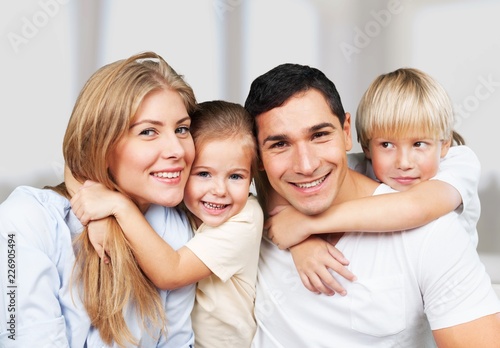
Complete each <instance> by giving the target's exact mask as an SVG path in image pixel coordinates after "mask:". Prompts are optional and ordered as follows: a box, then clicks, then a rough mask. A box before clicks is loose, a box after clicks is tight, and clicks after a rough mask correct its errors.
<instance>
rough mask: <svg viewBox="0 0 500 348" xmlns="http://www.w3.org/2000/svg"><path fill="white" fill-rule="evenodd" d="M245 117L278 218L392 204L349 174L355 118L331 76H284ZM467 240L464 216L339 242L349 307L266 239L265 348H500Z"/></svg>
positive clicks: (267, 84)
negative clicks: (343, 206) (287, 209)
mask: <svg viewBox="0 0 500 348" xmlns="http://www.w3.org/2000/svg"><path fill="white" fill-rule="evenodd" d="M245 107H246V109H247V110H248V111H249V112H250V114H251V115H252V116H253V117H254V118H255V127H256V129H255V131H256V137H257V141H258V145H259V150H260V151H259V152H260V156H261V161H262V165H263V168H264V170H265V173H266V174H267V179H268V184H270V186H271V187H269V188H268V191H267V192H265V193H266V194H267V195H268V197H267V202H266V204H267V207H266V210H267V211H270V210H271V209H273V207H275V206H277V205H280V204H291V205H292V206H293V207H295V208H296V209H297V210H299V211H301V212H302V213H304V214H307V215H316V214H319V213H321V212H323V211H325V210H326V209H327V208H328V207H330V206H331V205H332V204H335V203H341V202H343V201H346V200H352V199H356V198H360V197H365V196H370V195H374V194H381V193H388V192H391V189H390V188H389V187H388V186H386V185H383V184H382V185H381V184H379V183H377V182H375V181H373V180H371V179H369V178H367V177H365V176H363V175H361V174H359V173H356V172H354V171H352V170H350V169H349V168H348V166H347V154H346V152H347V151H349V150H350V149H351V146H352V140H351V117H350V115H349V114H348V113H345V112H344V110H343V107H342V103H341V100H340V97H339V95H338V92H337V90H336V88H335V85H334V84H333V83H332V82H331V81H330V80H329V79H328V78H327V77H326V76H325V75H324V74H323V73H322V72H320V71H319V70H317V69H314V68H310V67H308V66H302V65H296V64H283V65H280V66H278V67H276V68H274V69H272V70H270V71H269V72H267V73H266V74H264V75H262V76H260V77H258V78H257V79H256V80H255V81H254V82H253V83H252V85H251V88H250V92H249V95H248V97H247V100H246V102H245ZM257 187H258V189H259V187H261V186H260V183H258V185H257ZM260 192H264V191H262V190H260ZM462 229H463V227H462V226H461V224H460V222H459V221H458V218H457V214H456V213H455V212H453V213H450V214H448V215H446V216H444V217H442V218H440V219H438V220H436V221H434V222H432V223H430V224H428V225H426V226H424V227H421V228H418V229H414V230H411V231H405V232H397V233H380V234H377V233H371V234H364V233H349V234H347V233H346V234H344V235H343V236H337V237H336V238H335V239H332V240H331V242H332V243H333V244H336V247H337V248H338V249H340V251H342V253H343V254H344V255H345V256H346V258H347V259H349V260H350V267H349V268H350V269H351V271H352V272H353V273H354V274H356V276H357V278H358V279H357V280H356V281H354V282H348V281H346V280H345V279H338V281H339V282H340V283H341V284H342V285H343V287H344V288H345V289H346V290H347V295H346V296H333V297H330V296H318V295H316V294H314V293H312V292H309V291H308V290H307V289H306V288H305V287H304V286H302V283H301V280H300V278H299V276H298V274H297V272H296V270H295V266H294V262H293V259H292V256H291V253H290V252H289V251H287V250H280V249H279V248H278V247H277V246H275V245H274V244H272V242H271V241H269V240H267V239H263V242H262V246H261V256H260V262H259V274H258V284H257V298H256V304H255V313H256V318H257V323H258V329H257V334H256V336H255V338H254V342H253V346H254V347H264V348H269V347H287V348H289V347H361V346H363V347H364V346H371V347H390V346H398V347H432V346H435V345H436V343H437V344H438V345H439V346H447V347H448V346H449V347H498V346H499V344H500V343H499V342H500V314H499V312H500V302H499V301H498V298H497V297H496V295H495V293H494V291H493V289H492V288H491V282H490V279H489V277H488V275H487V274H486V273H485V270H484V267H483V266H482V264H481V263H480V261H479V258H478V255H477V252H476V250H475V248H474V247H473V246H472V245H471V244H470V243H469V237H468V236H467V234H466V233H464V231H462Z"/></svg>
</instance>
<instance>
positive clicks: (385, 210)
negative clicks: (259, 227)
mask: <svg viewBox="0 0 500 348" xmlns="http://www.w3.org/2000/svg"><path fill="white" fill-rule="evenodd" d="M461 202H462V199H461V196H460V193H459V192H458V191H457V190H456V189H455V188H454V187H453V186H452V185H450V184H448V183H445V182H443V181H440V180H428V181H424V182H421V183H419V184H417V185H415V186H414V187H412V188H411V189H409V190H408V191H404V192H394V193H390V194H380V195H375V196H369V197H364V198H360V199H356V200H351V201H347V202H344V203H340V204H336V205H333V206H331V207H330V208H329V209H328V210H326V211H325V212H323V213H321V214H318V215H315V216H305V215H303V214H301V213H300V212H298V211H297V210H295V209H294V208H293V207H291V206H287V207H286V208H284V209H283V210H281V211H280V212H278V213H277V214H275V215H274V216H272V217H271V218H269V219H268V220H267V221H266V225H265V227H266V228H267V229H268V236H269V238H272V240H273V242H274V243H275V244H279V248H281V249H286V248H289V247H290V246H291V245H295V244H296V243H298V242H300V241H302V240H304V239H306V238H307V237H309V236H310V235H313V234H323V233H332V232H390V231H399V230H406V229H411V228H415V227H418V226H422V225H425V224H427V223H428V222H430V221H433V220H435V219H437V218H438V217H440V216H443V215H445V214H447V213H449V212H451V211H453V210H455V209H456V208H457V207H458V206H459V205H460V204H461Z"/></svg>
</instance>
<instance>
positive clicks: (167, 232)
mask: <svg viewBox="0 0 500 348" xmlns="http://www.w3.org/2000/svg"><path fill="white" fill-rule="evenodd" d="M146 218H147V219H148V221H149V223H150V224H151V225H152V227H153V228H154V229H155V230H156V231H157V233H158V234H159V235H161V236H162V238H163V239H164V240H166V241H167V242H168V243H169V244H170V245H172V247H174V248H179V247H181V246H182V245H183V244H185V243H186V242H187V241H188V240H189V238H191V236H192V231H191V228H190V226H189V224H188V222H187V219H186V218H185V216H184V215H183V214H181V213H180V212H178V211H177V210H176V209H173V208H164V207H160V206H151V207H150V209H149V210H148V212H147V214H146ZM81 231H82V225H81V224H80V222H79V221H78V219H77V218H76V217H75V215H74V214H73V213H72V211H71V207H70V203H69V201H68V200H67V199H66V198H64V197H62V196H60V195H59V194H57V193H55V192H53V191H51V190H40V189H36V188H31V187H27V186H21V187H18V188H17V189H15V190H14V191H13V193H12V194H11V195H10V196H9V197H8V198H7V200H5V201H4V202H3V203H2V204H1V205H0V241H1V243H0V247H1V248H2V251H1V253H0V255H2V256H3V257H4V260H2V261H1V263H2V267H0V284H1V286H2V287H1V289H2V294H1V295H0V313H2V314H0V315H1V316H2V318H1V320H0V346H1V347H72V348H73V347H85V346H87V347H92V348H94V347H104V346H105V345H104V343H103V342H102V340H101V338H100V336H99V334H98V332H97V331H96V330H95V329H94V328H93V327H91V325H90V322H89V318H88V316H87V314H86V311H85V309H84V307H83V304H82V302H81V301H80V298H79V296H78V294H77V292H78V291H77V289H76V287H73V288H72V290H71V289H70V286H69V284H70V278H71V273H72V267H73V264H74V261H75V256H74V252H73V248H72V240H73V238H74V237H75V236H76V235H78V233H80V232H81ZM8 250H14V252H11V255H15V257H14V256H12V257H11V258H12V259H13V260H14V261H11V262H10V264H12V265H13V267H12V269H13V271H15V277H13V274H14V273H13V271H11V272H10V273H9V270H8V269H7V268H6V267H5V266H4V265H5V264H7V256H6V255H7V252H8ZM159 267H161V265H159ZM9 275H10V276H11V277H10V278H9ZM11 279H12V280H13V284H11V283H10V280H11ZM9 286H12V287H11V288H9ZM14 286H15V287H14ZM9 291H11V292H10V293H9ZM160 294H161V299H162V301H163V303H164V305H165V310H166V315H167V320H168V325H167V328H166V329H167V332H168V340H167V341H166V338H165V337H160V340H159V341H158V340H157V339H156V340H155V339H153V338H152V337H150V336H149V335H148V334H147V332H145V331H144V330H142V329H141V327H140V324H141V323H138V322H137V318H136V317H135V315H133V313H130V314H127V315H126V317H125V319H126V322H127V324H128V327H129V329H130V331H131V332H132V334H134V335H135V337H136V338H137V339H139V340H140V342H141V346H143V347H169V348H170V347H171V348H178V347H189V346H190V345H192V344H193V342H194V335H193V332H192V328H191V320H190V312H191V309H192V306H193V302H194V294H195V287H194V285H192V286H188V287H185V288H181V289H179V290H174V291H161V293H160ZM14 309H15V311H14ZM128 312H130V311H127V313H128ZM11 315H13V318H11V317H10V316H11ZM9 321H11V322H12V323H10V324H9ZM9 336H11V337H15V340H12V339H11V338H9Z"/></svg>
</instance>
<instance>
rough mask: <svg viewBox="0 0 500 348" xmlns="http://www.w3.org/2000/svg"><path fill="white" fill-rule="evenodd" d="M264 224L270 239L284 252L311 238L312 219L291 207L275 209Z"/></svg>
mask: <svg viewBox="0 0 500 348" xmlns="http://www.w3.org/2000/svg"><path fill="white" fill-rule="evenodd" d="M269 215H270V216H271V217H270V218H269V219H267V220H266V222H265V223H264V230H267V236H268V238H269V239H270V240H271V241H272V242H273V243H274V244H276V246H277V247H278V248H280V249H282V250H284V249H288V248H290V247H291V246H293V245H296V244H298V243H300V242H302V241H303V240H305V239H306V238H307V237H309V235H310V234H309V233H308V231H309V228H310V226H312V222H311V219H310V218H309V217H308V216H307V215H304V214H302V213H300V212H299V211H298V210H297V209H295V208H294V207H292V206H291V205H281V206H277V207H276V208H274V209H273V210H272V211H271V212H270V213H269Z"/></svg>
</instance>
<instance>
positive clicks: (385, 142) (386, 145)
mask: <svg viewBox="0 0 500 348" xmlns="http://www.w3.org/2000/svg"><path fill="white" fill-rule="evenodd" d="M391 145H392V144H391V143H390V142H388V141H384V142H383V143H382V147H383V148H385V149H388V148H389V147H391Z"/></svg>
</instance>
